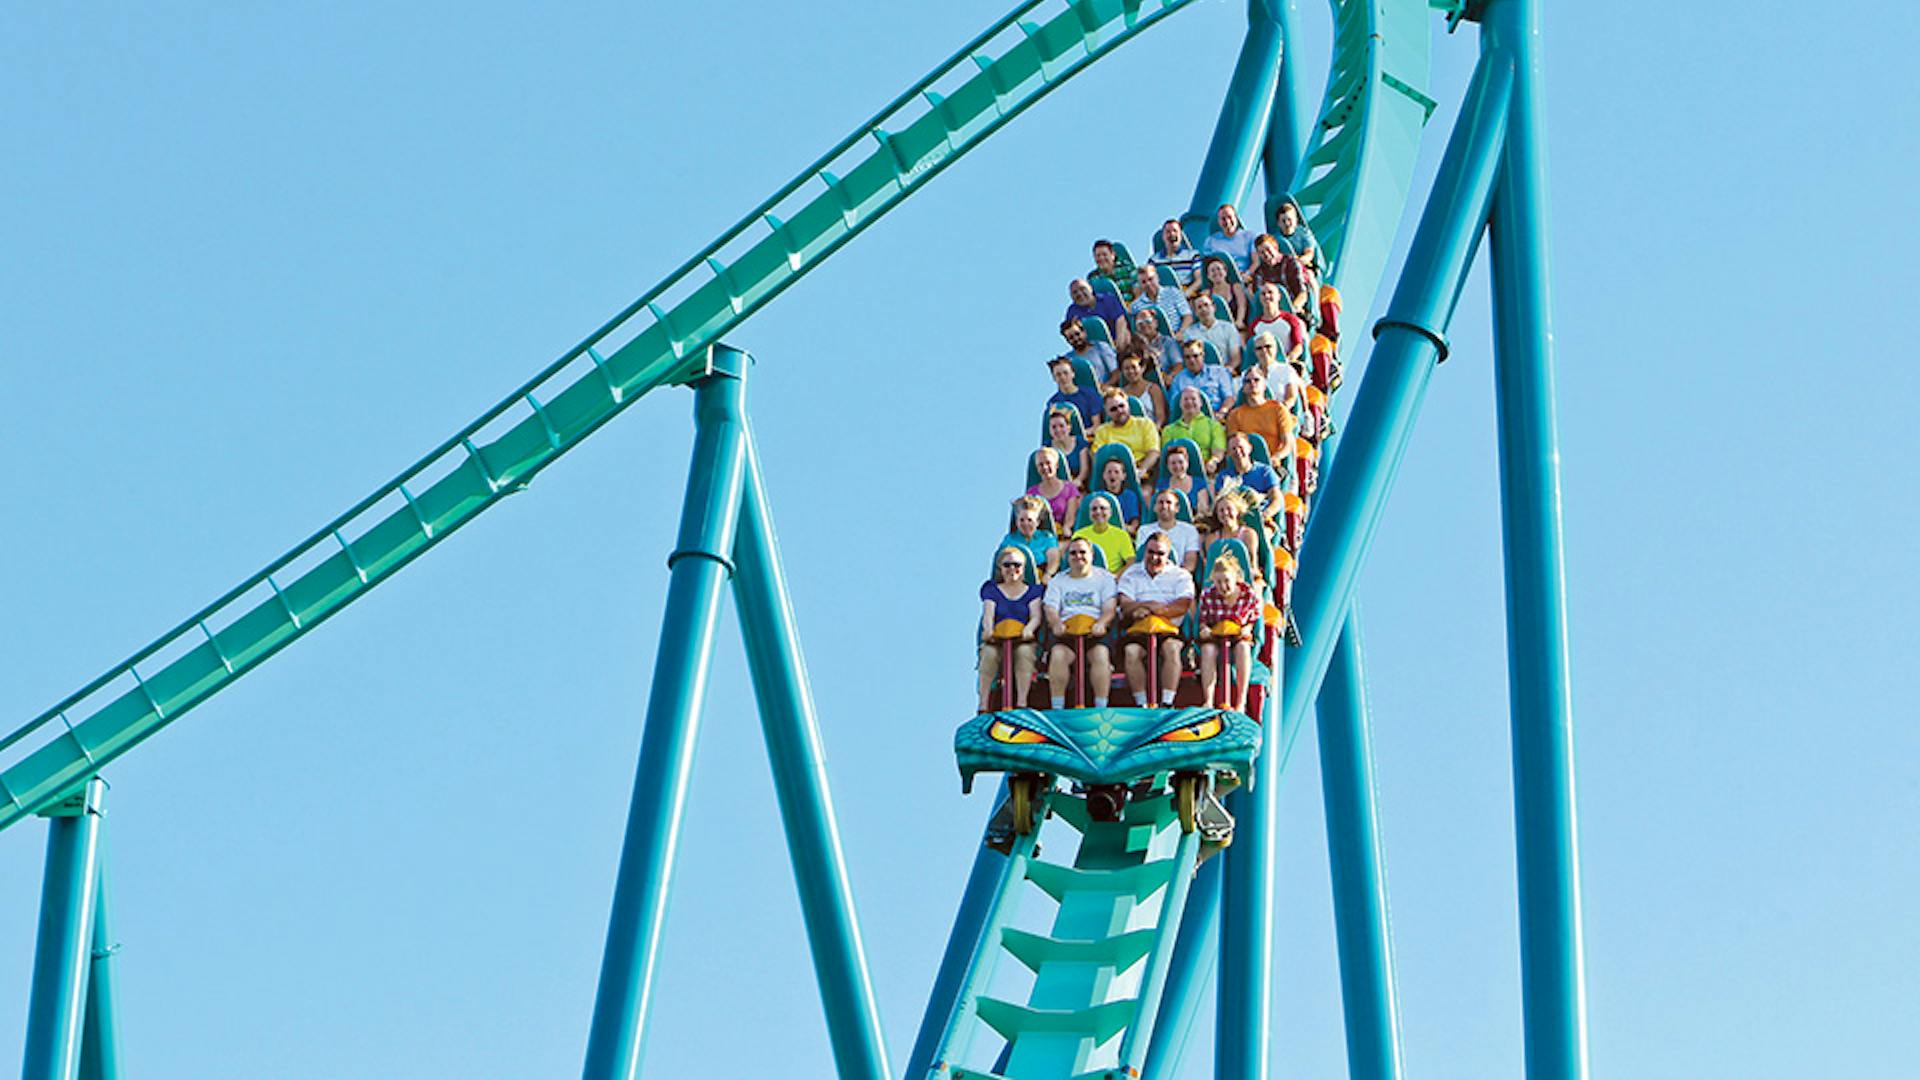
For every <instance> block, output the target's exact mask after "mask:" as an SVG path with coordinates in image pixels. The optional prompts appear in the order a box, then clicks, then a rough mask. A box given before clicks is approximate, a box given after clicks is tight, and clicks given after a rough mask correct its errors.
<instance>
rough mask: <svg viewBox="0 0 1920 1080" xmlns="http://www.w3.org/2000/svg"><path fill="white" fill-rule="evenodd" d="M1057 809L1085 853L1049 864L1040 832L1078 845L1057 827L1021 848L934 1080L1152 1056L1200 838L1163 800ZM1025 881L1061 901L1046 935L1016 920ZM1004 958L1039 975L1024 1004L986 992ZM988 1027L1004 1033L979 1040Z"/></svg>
mask: <svg viewBox="0 0 1920 1080" xmlns="http://www.w3.org/2000/svg"><path fill="white" fill-rule="evenodd" d="M1049 807H1050V809H1051V810H1052V812H1053V814H1054V815H1055V819H1056V820H1059V821H1061V822H1064V823H1065V824H1066V825H1068V826H1071V827H1072V828H1073V829H1074V831H1076V832H1078V833H1079V834H1080V843H1079V850H1078V852H1077V853H1076V854H1075V856H1074V860H1073V864H1072V865H1070V866H1069V865H1066V864H1064V863H1050V862H1042V861H1040V859H1039V858H1038V856H1037V854H1036V849H1037V846H1038V845H1037V840H1038V837H1039V835H1040V834H1041V833H1042V832H1047V833H1049V835H1050V836H1052V837H1053V839H1050V840H1049V844H1052V845H1057V846H1060V847H1065V846H1066V844H1067V843H1069V842H1070V840H1063V839H1061V838H1060V833H1061V830H1059V829H1051V830H1049V829H1045V828H1042V829H1036V830H1035V831H1034V833H1033V834H1032V835H1029V836H1025V837H1021V838H1019V839H1018V841H1017V842H1016V844H1015V847H1014V850H1013V852H1012V853H1011V855H1010V857H1009V859H1008V861H1007V869H1006V873H1005V876H1004V877H1003V878H1002V879H1001V888H1000V891H999V893H998V894H997V895H996V897H995V899H994V904H993V907H992V909H991V910H990V911H989V913H988V916H987V921H986V925H985V928H984V929H983V931H982V933H981V936H980V942H979V945H978V946H977V948H976V949H975V952H974V956H973V961H972V964H971V966H970V967H969V968H968V970H967V975H966V980H965V983H964V985H963V986H962V988H961V991H960V996H959V998H958V1000H957V1001H956V1003H955V1006H954V1011H953V1015H952V1016H951V1018H950V1019H949V1020H948V1022H947V1029H946V1033H945V1036H944V1037H943V1038H942V1039H941V1043H940V1047H939V1049H938V1050H936V1051H935V1058H934V1065H933V1069H932V1072H931V1074H930V1075H931V1076H932V1077H935V1078H939V1080H1007V1078H1011V1077H1040V1076H1044V1077H1062V1078H1064V1077H1109V1076H1111V1077H1115V1078H1120V1077H1131V1076H1138V1075H1140V1069H1141V1067H1142V1065H1143V1064H1144V1063H1145V1061H1146V1056H1147V1047H1148V1042H1149V1040H1150V1039H1151V1037H1152V1034H1153V1024H1154V1020H1155V1018H1156V1017H1157V1016H1158V1015H1159V1003H1160V1001H1159V997H1160V990H1161V988H1162V987H1163V986H1164V984H1165V981H1166V975H1167V970H1168V964H1169V962H1170V960H1171V953H1172V948H1173V943H1174V941H1175V939H1176V938H1177V937H1178V936H1179V935H1178V931H1179V927H1180V916H1181V914H1182V912H1183V911H1184V910H1185V908H1186V898H1187V891H1188V889H1189V887H1190V886H1191V885H1192V883H1193V871H1194V867H1195V865H1196V863H1197V861H1198V858H1199V852H1200V837H1199V835H1198V834H1197V833H1187V834H1182V833H1181V831H1180V821H1179V817H1178V815H1176V814H1175V813H1174V810H1173V804H1172V801H1171V800H1170V799H1169V798H1168V797H1167V796H1166V795H1164V794H1162V795H1159V796H1156V797H1153V798H1149V799H1144V800H1140V801H1136V802H1134V803H1132V804H1131V805H1129V806H1128V807H1127V810H1126V814H1125V815H1124V817H1123V818H1122V820H1121V821H1119V822H1114V823H1107V824H1103V823H1099V822H1095V821H1093V820H1091V819H1090V818H1089V817H1088V816H1087V804H1086V802H1085V801H1083V800H1081V799H1077V798H1072V797H1069V796H1064V795H1056V796H1053V797H1052V798H1051V799H1050V800H1049ZM1026 885H1032V886H1034V889H1035V890H1037V891H1038V892H1041V893H1044V894H1045V895H1046V896H1047V897H1048V898H1049V899H1050V900H1051V901H1053V903H1054V904H1055V905H1057V906H1056V909H1055V911H1054V916H1053V921H1052V925H1051V927H1050V929H1049V930H1048V932H1047V933H1045V934H1036V933H1031V932H1028V931H1024V930H1020V929H1017V928H1015V927H1013V926H1011V925H1009V924H1010V923H1011V921H1012V920H1013V918H1014V917H1015V916H1016V915H1017V914H1019V913H1020V909H1021V902H1022V901H1023V900H1027V899H1030V898H1031V890H1028V889H1026V888H1024V886H1026ZM1002 954H1005V955H1006V956H1011V957H1012V958H1014V959H1015V960H1017V961H1019V963H1020V965H1021V966H1022V967H1024V968H1025V969H1026V970H1028V971H1030V972H1032V973H1033V980H1032V986H1031V988H1029V989H1028V990H1027V992H1026V994H1025V997H1026V1000H1025V1002H1024V1003H1017V1002H1014V1001H1009V1000H1006V999H1005V998H1003V997H996V996H993V995H991V994H989V993H988V992H987V991H988V989H989V987H990V986H991V985H992V983H993V981H994V978H995V973H996V970H997V969H998V968H999V960H1000V959H1001V957H1002ZM989 1032H991V1033H992V1035H994V1036H997V1038H996V1039H992V1040H991V1041H982V1040H983V1039H986V1038H987V1037H988V1035H989ZM989 1057H990V1058H991V1060H990V1061H989V1063H988V1064H981V1063H980V1062H979V1061H976V1060H975V1059H976V1058H983V1059H984V1058H989Z"/></svg>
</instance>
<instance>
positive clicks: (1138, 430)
mask: <svg viewBox="0 0 1920 1080" xmlns="http://www.w3.org/2000/svg"><path fill="white" fill-rule="evenodd" d="M1101 400H1102V402H1103V403H1104V405H1105V406H1106V409H1105V419H1104V420H1103V421H1102V422H1101V424H1100V426H1099V427H1097V428H1094V429H1093V439H1092V440H1091V441H1092V443H1093V448H1094V450H1096V451H1097V450H1099V449H1100V448H1101V447H1103V446H1105V445H1107V444H1108V443H1119V444H1121V445H1122V446H1125V447H1126V448H1127V449H1129V450H1131V451H1133V467H1134V469H1135V470H1136V471H1138V472H1139V474H1140V476H1141V478H1142V480H1145V479H1146V478H1147V477H1151V476H1152V475H1153V467H1154V466H1155V465H1158V464H1160V429H1159V428H1158V427H1156V426H1155V425H1154V422H1153V418H1152V417H1147V416H1135V415H1133V408H1132V407H1131V406H1130V405H1128V404H1127V395H1126V394H1125V393H1124V392H1123V391H1119V390H1109V391H1107V394H1106V397H1104V398H1102V399H1101Z"/></svg>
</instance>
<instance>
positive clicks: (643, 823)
mask: <svg viewBox="0 0 1920 1080" xmlns="http://www.w3.org/2000/svg"><path fill="white" fill-rule="evenodd" d="M748 363H749V358H748V356H747V354H745V353H743V352H739V351H738V350H735V349H731V348H727V347H725V346H715V347H714V349H713V370H712V371H711V372H710V373H709V374H708V375H706V376H704V377H703V378H701V379H700V380H698V381H697V382H695V384H694V402H695V404H694V418H695V424H696V433H695V436H694V444H693V461H692V464H691V465H690V466H689V468H688V472H687V494H686V500H685V502H684V503H683V504H682V507H681V513H680V535H679V539H678V542H677V543H676V545H675V549H674V552H673V554H672V555H671V556H670V557H669V558H668V559H667V565H668V566H669V567H671V575H672V577H671V581H670V583H669V585H668V587H667V609H666V615H665V617H664V618H663V619H662V621H661V631H660V653H659V658H658V661H657V663H656V664H655V667H654V671H653V688H652V691H651V693H650V696H649V698H648V701H647V717H646V727H645V730H644V732H643V733H642V735H641V740H640V764H639V768H638V771H637V773H636V775H635V778H634V785H633V801H632V804H631V806H630V808H629V810H628V814H627V830H626V839H625V841H624V842H623V844H622V847H621V852H620V870H619V873H618V876H617V877H616V879H615V882H614V892H613V911H612V914H611V915H610V916H609V918H608V920H607V946H606V953H605V956H604V957H603V958H602V960H601V965H600V987H599V991H598V993H597V994H596V995H595V998H594V1005H593V1026H592V1028H591V1030H590V1031H589V1033H588V1036H587V1057H586V1067H585V1069H584V1072H583V1075H584V1077H585V1078H586V1080H631V1078H632V1077H634V1076H636V1075H637V1074H638V1072H639V1068H640V1054H641V1050H642V1048H643V1046H644V1043H645V1034H646V1020H647V1008H648V1005H649V1002H650V995H651V990H652V984H653V966H654V963H655V961H656V960H657V959H658V957H659V952H660V931H661V929H662V926H663V925H664V923H665V921H666V912H667V895H668V884H669V882H670V880H671V877H672V873H673V860H674V852H675V850H676V849H677V847H678V846H679V840H680V819H681V816H682V814H683V812H684V810H685V808H686V801H687V782H688V778H689V776H690V775H691V773H692V771H693V750H694V743H695V735H696V733H697V732H698V729H699V722H700V709H701V705H702V704H703V703H704V701H705V698H706V690H707V668H708V664H709V662H710V661H711V660H712V657H713V636H714V629H715V627H716V625H717V624H718V620H719V616H720V593H721V589H722V587H723V586H724V585H725V584H726V581H727V577H728V575H729V574H730V573H731V572H732V565H731V563H730V562H729V557H730V556H731V554H732V552H733V541H734V528H735V525H736V522H737V520H738V517H739V510H740V493H741V489H742V485H743V483H744V480H745V476H746V454H747V447H746V437H745V436H746V428H745V413H744V407H745V381H744V380H745V377H746V369H747V365H748Z"/></svg>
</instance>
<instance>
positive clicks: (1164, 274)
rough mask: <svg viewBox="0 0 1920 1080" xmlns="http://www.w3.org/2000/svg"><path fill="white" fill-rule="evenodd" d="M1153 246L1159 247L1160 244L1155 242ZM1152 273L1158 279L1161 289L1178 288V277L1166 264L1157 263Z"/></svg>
mask: <svg viewBox="0 0 1920 1080" xmlns="http://www.w3.org/2000/svg"><path fill="white" fill-rule="evenodd" d="M1154 246H1155V247H1159V246H1160V242H1159V241H1158V240H1155V241H1154ZM1154 254H1156V255H1158V254H1162V253H1161V252H1155V253H1154ZM1154 271H1155V276H1157V277H1159V279H1160V287H1161V288H1163V289H1177V288H1179V287H1180V275H1178V274H1176V273H1174V272H1173V267H1171V266H1168V265H1167V264H1166V263H1159V264H1156V265H1155V266H1154Z"/></svg>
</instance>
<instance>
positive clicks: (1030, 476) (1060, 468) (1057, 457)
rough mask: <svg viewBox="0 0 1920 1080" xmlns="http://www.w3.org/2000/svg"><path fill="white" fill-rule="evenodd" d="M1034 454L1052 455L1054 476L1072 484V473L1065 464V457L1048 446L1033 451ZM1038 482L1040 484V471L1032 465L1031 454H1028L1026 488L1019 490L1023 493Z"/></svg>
mask: <svg viewBox="0 0 1920 1080" xmlns="http://www.w3.org/2000/svg"><path fill="white" fill-rule="evenodd" d="M1035 453H1046V454H1052V455H1053V464H1054V467H1055V472H1054V475H1055V476H1057V477H1059V478H1060V479H1062V480H1065V481H1066V482H1067V483H1069V484H1071V483H1072V482H1073V472H1072V471H1071V468H1070V467H1069V466H1068V464H1067V455H1065V454H1063V453H1061V452H1060V451H1058V450H1055V449H1053V448H1052V447H1050V446H1043V447H1041V448H1040V449H1039V450H1037V451H1035ZM1039 482H1040V470H1039V468H1038V467H1036V466H1035V465H1034V463H1033V454H1028V455H1027V486H1026V488H1022V489H1021V490H1022V491H1025V490H1027V489H1028V488H1031V487H1033V486H1034V485H1035V484H1038V483H1039Z"/></svg>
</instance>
